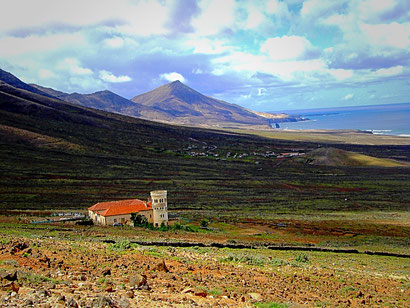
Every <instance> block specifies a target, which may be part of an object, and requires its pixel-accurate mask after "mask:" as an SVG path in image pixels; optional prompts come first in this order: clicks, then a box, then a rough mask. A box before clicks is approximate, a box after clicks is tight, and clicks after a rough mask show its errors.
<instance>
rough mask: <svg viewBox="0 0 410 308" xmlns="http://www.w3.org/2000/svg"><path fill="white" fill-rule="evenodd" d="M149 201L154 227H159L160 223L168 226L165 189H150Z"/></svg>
mask: <svg viewBox="0 0 410 308" xmlns="http://www.w3.org/2000/svg"><path fill="white" fill-rule="evenodd" d="M151 203H152V214H153V215H152V216H153V223H154V227H160V226H161V224H162V223H164V224H165V225H166V226H168V203H167V191H166V190H154V191H151Z"/></svg>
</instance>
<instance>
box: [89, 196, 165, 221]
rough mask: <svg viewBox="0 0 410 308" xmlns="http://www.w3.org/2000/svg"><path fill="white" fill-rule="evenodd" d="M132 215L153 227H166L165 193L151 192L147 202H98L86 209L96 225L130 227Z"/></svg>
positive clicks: (137, 200) (133, 200)
mask: <svg viewBox="0 0 410 308" xmlns="http://www.w3.org/2000/svg"><path fill="white" fill-rule="evenodd" d="M132 213H135V214H136V215H140V216H142V217H144V218H145V219H146V220H147V222H149V223H152V224H153V225H154V226H155V227H160V226H161V225H168V201H167V191H166V190H155V191H151V193H150V198H148V200H147V201H142V200H139V199H129V200H119V201H108V202H99V203H97V204H94V205H93V206H91V207H89V208H88V216H89V217H90V219H91V220H92V221H93V222H94V224H96V225H105V226H106V225H120V224H121V225H132V224H133V222H132V221H131V214H132Z"/></svg>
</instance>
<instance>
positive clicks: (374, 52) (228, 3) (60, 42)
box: [0, 0, 410, 111]
mask: <svg viewBox="0 0 410 308" xmlns="http://www.w3.org/2000/svg"><path fill="white" fill-rule="evenodd" d="M0 68H2V69H3V70H6V71H9V72H11V73H12V74H14V75H16V76H17V77H18V78H20V79H22V80H23V81H25V82H28V83H36V84H39V85H43V86H46V87H51V88H54V89H56V90H60V91H64V92H68V93H72V92H78V93H93V92H96V91H100V90H105V89H108V90H111V91H113V92H115V93H117V94H119V95H121V96H123V97H125V98H132V97H134V96H136V95H138V94H142V93H144V92H147V91H150V90H152V89H154V88H156V87H158V86H161V85H163V84H165V83H168V82H171V81H174V80H180V81H181V82H183V83H185V84H186V85H187V86H189V87H191V88H193V89H195V90H197V91H199V92H201V93H203V94H205V95H208V96H212V97H215V98H218V99H222V100H225V101H227V102H230V103H235V104H238V105H240V106H243V107H246V108H250V109H253V110H257V111H280V110H294V109H309V108H324V107H338V106H357V105H373V104H389V103H405V102H410V100H409V97H410V78H409V76H410V1H408V0H305V1H302V0H288V1H279V0H260V1H258V0H254V1H235V0H200V1H193V0H170V1H167V0H152V1H151V0H150V1H146V0H116V1H111V0H70V1H57V0H13V1H4V2H2V4H1V11H0Z"/></svg>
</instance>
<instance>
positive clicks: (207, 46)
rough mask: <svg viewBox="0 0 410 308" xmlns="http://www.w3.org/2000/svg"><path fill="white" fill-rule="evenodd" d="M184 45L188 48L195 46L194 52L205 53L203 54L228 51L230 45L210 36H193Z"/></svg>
mask: <svg viewBox="0 0 410 308" xmlns="http://www.w3.org/2000/svg"><path fill="white" fill-rule="evenodd" d="M184 45H185V46H186V47H187V48H194V53H203V54H209V55H214V54H219V53H223V52H225V51H227V50H228V49H229V46H227V45H226V44H225V42H223V41H221V40H216V39H213V40H211V39H208V38H200V39H198V38H192V39H189V40H187V41H186V42H185V43H184Z"/></svg>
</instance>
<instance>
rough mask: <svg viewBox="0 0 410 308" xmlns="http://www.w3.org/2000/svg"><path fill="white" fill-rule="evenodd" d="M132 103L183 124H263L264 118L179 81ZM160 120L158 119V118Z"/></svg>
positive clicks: (145, 94)
mask: <svg viewBox="0 0 410 308" xmlns="http://www.w3.org/2000/svg"><path fill="white" fill-rule="evenodd" d="M131 101H133V102H135V103H139V104H142V105H145V106H149V107H151V108H153V109H155V110H160V111H162V112H164V113H166V114H167V115H168V116H169V117H170V118H171V119H172V123H177V124H186V125H194V126H195V125H211V126H227V125H228V126H229V125H238V124H239V125H264V126H266V125H267V124H268V120H267V119H266V118H264V117H262V116H259V115H257V114H255V113H253V112H252V111H250V110H247V109H245V108H243V107H240V106H238V105H235V104H230V103H227V102H224V101H221V100H217V99H215V98H212V97H209V96H205V95H203V94H201V93H199V92H197V91H195V90H194V89H191V88H190V87H188V86H186V85H184V84H183V83H182V82H180V81H174V82H171V83H169V84H166V85H163V86H161V87H159V88H156V89H154V90H152V91H150V92H147V93H144V94H141V95H138V96H135V97H133V98H132V99H131ZM159 120H161V119H159Z"/></svg>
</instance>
